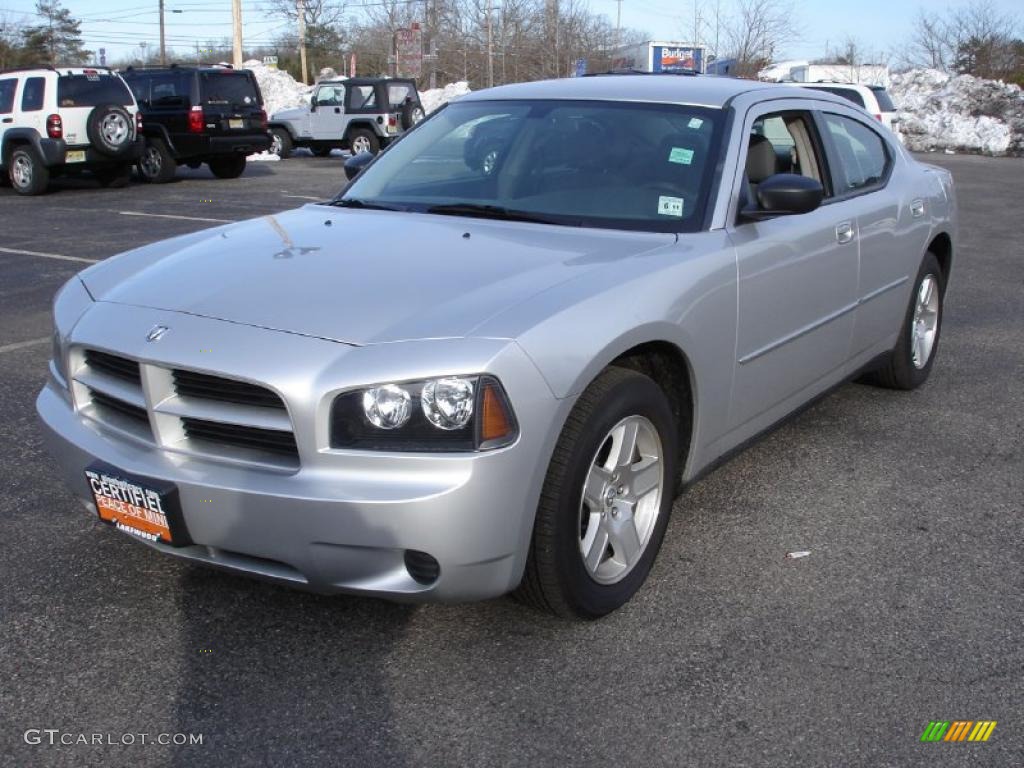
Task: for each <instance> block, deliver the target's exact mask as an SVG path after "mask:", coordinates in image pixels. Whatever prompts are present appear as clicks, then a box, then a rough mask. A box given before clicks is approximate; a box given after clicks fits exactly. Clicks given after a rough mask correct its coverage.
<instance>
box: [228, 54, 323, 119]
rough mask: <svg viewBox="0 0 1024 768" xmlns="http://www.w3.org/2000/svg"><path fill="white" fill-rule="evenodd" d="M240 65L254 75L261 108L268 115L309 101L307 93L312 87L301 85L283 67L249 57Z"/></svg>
mask: <svg viewBox="0 0 1024 768" xmlns="http://www.w3.org/2000/svg"><path fill="white" fill-rule="evenodd" d="M242 66H243V67H245V68H246V69H248V70H251V71H252V73H253V74H254V75H256V82H257V83H259V85H260V93H262V94H263V108H264V109H265V110H266V112H267V114H268V115H273V114H274V113H275V112H279V111H280V110H282V109H291V108H292V107H301V106H303V105H304V104H308V103H309V94H310V93H311V92H312V90H313V87H312V86H310V85H303V84H302V83H300V82H298V81H297V80H296V79H295V78H294V77H292V76H291V75H289V74H288V73H287V72H285V71H284V70H283V69H277V68H276V67H268V66H266V65H265V64H264V63H263V62H261V61H256V60H255V59H250V60H249V61H247V62H245V63H244V64H243V65H242Z"/></svg>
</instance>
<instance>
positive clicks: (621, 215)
mask: <svg viewBox="0 0 1024 768" xmlns="http://www.w3.org/2000/svg"><path fill="white" fill-rule="evenodd" d="M721 122H722V112H721V110H719V109H710V108H706V107H693V106H678V105H667V104H636V103H629V102H601V101H518V100H517V101H470V102H461V103H459V102H456V103H453V104H450V105H449V106H448V107H447V108H445V109H444V110H442V111H441V112H439V113H437V114H435V115H433V116H432V117H431V118H430V119H429V120H427V121H425V122H423V123H421V124H420V125H419V126H418V127H417V128H416V129H415V130H413V131H410V132H409V133H408V134H406V136H405V137H403V138H402V140H401V141H399V142H398V143H396V144H395V145H394V146H393V147H391V148H389V149H388V150H387V152H385V153H384V154H383V155H382V156H381V157H380V158H378V159H377V161H376V162H375V163H374V164H373V165H372V166H371V167H370V168H368V169H367V170H366V171H365V172H364V173H363V174H361V175H360V176H359V177H358V178H357V179H356V180H355V182H354V183H353V184H352V185H351V186H350V187H349V188H348V189H347V190H346V191H345V193H344V194H343V196H342V197H341V198H340V199H339V200H338V201H335V204H339V205H350V206H361V207H377V208H389V209H399V210H407V211H414V212H421V213H422V212H426V213H439V214H446V215H454V216H483V217H487V218H508V219H515V220H520V221H541V222H543V223H549V224H563V225H570V226H573V225H575V226H595V227H608V228H615V229H634V230H647V231H656V232H687V231H689V232H692V231H696V230H698V229H700V227H701V224H702V221H703V214H704V210H705V208H706V206H707V198H708V195H709V191H708V190H709V188H710V186H711V176H712V171H713V169H714V167H715V163H716V158H717V154H718V145H719V133H720V124H721Z"/></svg>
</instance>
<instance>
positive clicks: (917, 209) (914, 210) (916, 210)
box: [910, 198, 924, 219]
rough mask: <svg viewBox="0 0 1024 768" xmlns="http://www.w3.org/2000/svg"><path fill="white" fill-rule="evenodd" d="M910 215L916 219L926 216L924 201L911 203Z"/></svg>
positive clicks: (918, 200)
mask: <svg viewBox="0 0 1024 768" xmlns="http://www.w3.org/2000/svg"><path fill="white" fill-rule="evenodd" d="M910 215H911V216H913V217H914V218H915V219H919V218H921V217H922V216H924V200H922V199H921V198H918V199H917V200H911V201H910Z"/></svg>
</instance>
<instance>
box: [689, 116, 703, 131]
mask: <svg viewBox="0 0 1024 768" xmlns="http://www.w3.org/2000/svg"><path fill="white" fill-rule="evenodd" d="M702 125H704V121H703V120H701V119H700V118H699V117H691V118H690V122H688V123H687V124H686V127H687V128H693V129H694V130H696V129H697V128H700V127H701V126H702Z"/></svg>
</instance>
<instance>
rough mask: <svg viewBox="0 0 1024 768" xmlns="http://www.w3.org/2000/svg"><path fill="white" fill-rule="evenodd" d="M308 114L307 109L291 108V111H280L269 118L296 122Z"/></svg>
mask: <svg viewBox="0 0 1024 768" xmlns="http://www.w3.org/2000/svg"><path fill="white" fill-rule="evenodd" d="M307 112H309V109H308V108H307V107H292V108H291V109H281V110H278V111H277V112H275V113H274V114H272V115H271V116H270V119H271V120H297V119H298V118H300V117H302V116H303V115H305V114H306V113H307Z"/></svg>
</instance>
